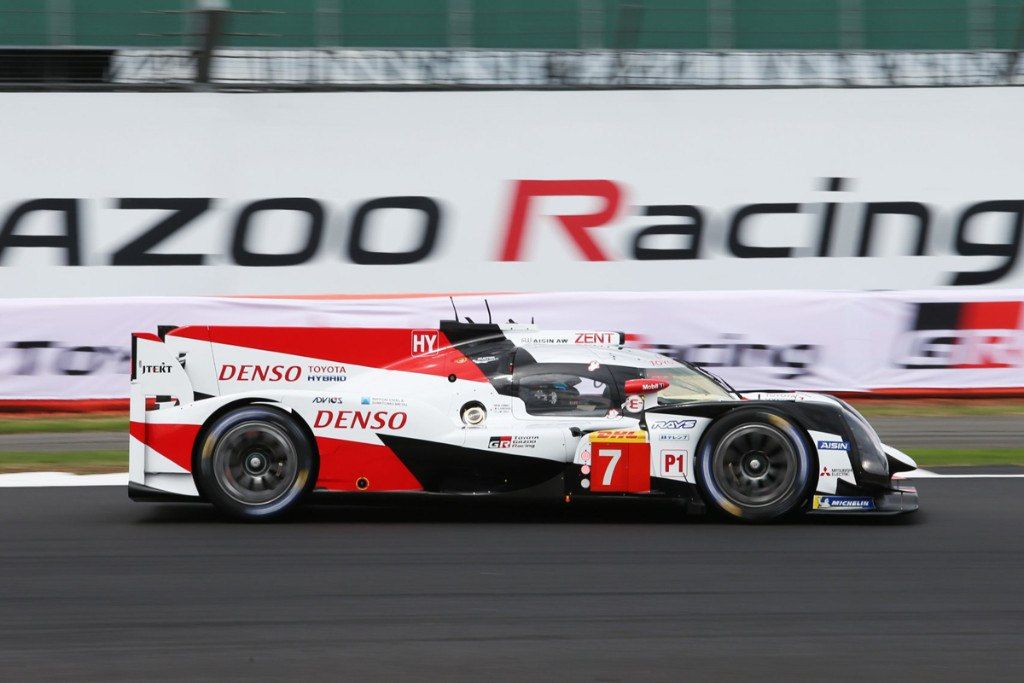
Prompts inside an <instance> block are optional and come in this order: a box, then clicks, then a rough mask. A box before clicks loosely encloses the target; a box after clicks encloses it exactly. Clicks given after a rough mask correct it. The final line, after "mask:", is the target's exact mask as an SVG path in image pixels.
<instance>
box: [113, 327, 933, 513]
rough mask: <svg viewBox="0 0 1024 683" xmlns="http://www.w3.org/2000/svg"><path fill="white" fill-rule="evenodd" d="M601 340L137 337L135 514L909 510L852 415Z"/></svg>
mask: <svg viewBox="0 0 1024 683" xmlns="http://www.w3.org/2000/svg"><path fill="white" fill-rule="evenodd" d="M625 342H626V335H624V334H623V333H621V332H603V331H585V330H581V331H539V330H538V329H537V328H536V327H534V326H532V325H529V326H528V325H517V324H514V323H510V324H508V325H496V324H490V323H488V324H476V323H471V322H466V323H462V322H442V323H441V324H440V326H439V327H438V328H436V329H370V328H365V329H364V328H298V327H293V328H284V327H221V326H189V327H179V328H173V327H168V328H160V333H159V334H158V335H157V334H151V333H135V334H133V335H132V381H131V429H130V431H131V439H130V443H131V445H130V452H129V488H128V491H129V495H130V496H131V498H132V499H134V500H154V501H161V500H163V501H168V500H204V501H208V502H211V503H213V504H214V505H216V506H217V507H218V508H219V509H221V510H222V511H223V512H225V513H228V514H230V515H233V516H237V517H241V518H246V519H261V518H271V517H275V516H278V515H281V514H282V513H284V512H286V511H287V510H289V509H292V508H293V507H295V506H296V505H298V504H299V503H301V502H302V501H303V500H304V499H307V497H309V496H310V494H314V493H315V494H316V496H317V497H318V498H320V497H321V496H320V494H321V493H324V494H327V493H333V494H347V495H345V496H343V497H344V499H345V500H346V501H348V500H350V499H351V498H359V497H362V498H364V499H374V500H376V501H377V502H380V500H381V497H380V496H371V495H369V494H374V493H376V494H384V493H386V494H389V495H394V496H413V495H419V496H424V495H427V496H430V495H433V496H438V495H450V496H458V495H469V496H478V495H481V494H495V495H501V494H509V493H513V492H515V493H518V494H520V495H524V494H525V495H528V496H530V495H536V496H545V495H546V496H555V497H558V498H560V499H564V500H565V501H567V502H568V501H571V500H573V499H574V498H578V497H583V496H587V497H596V496H619V497H624V496H632V497H637V498H662V499H675V500H678V501H680V502H681V503H684V504H685V506H686V509H687V510H689V511H703V510H706V509H710V510H711V511H714V512H718V513H722V514H724V515H726V516H731V517H736V518H740V519H743V520H749V521H768V520H773V519H777V518H780V517H782V516H785V515H789V514H791V513H799V512H804V513H808V514H822V515H834V514H844V513H845V514H850V513H855V514H858V515H868V514H886V513H889V514H891V513H900V512H910V511H913V510H916V509H917V493H916V491H915V490H914V489H913V488H911V487H908V486H905V485H903V484H902V482H901V481H900V480H899V479H898V478H897V479H896V480H894V479H893V474H895V473H897V472H900V471H908V470H912V469H914V468H915V465H914V462H913V461H912V460H911V459H910V458H909V457H908V456H906V455H904V454H903V453H901V452H899V451H897V450H896V449H894V448H891V447H889V446H886V445H884V444H882V443H881V441H879V438H878V436H877V435H876V433H875V431H874V430H873V429H872V428H871V426H870V425H869V424H868V423H867V422H866V421H865V419H864V418H863V417H862V416H861V415H860V414H859V413H858V412H857V411H856V410H854V409H853V408H852V407H851V406H849V405H848V404H846V403H845V402H844V401H842V400H839V399H837V398H833V397H831V396H826V395H821V394H811V393H777V392H776V393H772V392H754V393H738V392H736V391H735V390H733V389H732V388H731V387H729V386H728V385H727V384H726V383H724V382H723V381H721V380H719V379H717V378H716V377H714V376H712V375H711V374H709V373H708V372H706V371H704V370H703V369H701V368H699V367H697V366H694V365H690V364H687V363H680V362H677V361H675V360H672V359H669V358H666V357H664V356H661V355H658V354H656V353H652V352H650V351H647V350H644V349H642V348H633V347H632V346H627V345H626V344H625Z"/></svg>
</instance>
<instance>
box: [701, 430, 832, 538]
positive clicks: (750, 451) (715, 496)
mask: <svg viewBox="0 0 1024 683" xmlns="http://www.w3.org/2000/svg"><path fill="white" fill-rule="evenodd" d="M697 458H698V463H697V471H698V477H697V480H698V485H699V486H700V489H701V492H702V493H703V494H704V498H705V499H706V500H707V501H708V502H709V503H711V504H712V506H713V507H714V508H715V509H717V510H718V511H720V512H722V513H725V514H727V515H730V516H732V517H736V518H739V519H744V520H748V521H768V520H772V519H777V518H779V517H781V516H783V515H786V514H787V513H790V512H793V511H795V510H797V509H799V508H800V507H801V506H802V504H803V502H804V501H805V500H806V498H807V496H808V495H809V494H810V488H811V486H812V485H813V476H812V475H813V474H814V472H815V471H816V469H815V468H816V467H817V464H816V460H815V456H814V451H813V450H812V449H811V446H810V444H809V443H808V440H807V437H806V436H804V432H803V430H802V429H801V428H800V427H799V426H798V425H796V424H794V423H793V422H792V421H791V420H790V419H789V418H787V417H784V416H782V415H779V414H777V413H774V412H770V411H754V410H742V411H737V412H734V413H730V414H728V415H726V416H725V417H723V418H721V419H720V420H718V421H717V422H715V423H714V424H712V425H711V427H710V428H709V429H708V431H707V432H706V433H705V435H704V438H703V439H702V440H701V444H700V447H699V448H698V456H697Z"/></svg>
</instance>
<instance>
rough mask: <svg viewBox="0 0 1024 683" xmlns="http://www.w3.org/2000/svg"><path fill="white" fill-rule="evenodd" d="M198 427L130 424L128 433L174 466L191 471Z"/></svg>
mask: <svg viewBox="0 0 1024 683" xmlns="http://www.w3.org/2000/svg"><path fill="white" fill-rule="evenodd" d="M199 429H200V426H199V425H188V424H152V423H149V424H146V423H142V422H134V421H133V422H132V423H131V425H130V426H129V433H130V434H131V435H132V436H134V437H135V438H136V439H138V440H139V441H141V442H142V443H144V444H146V446H148V447H149V448H152V449H153V450H154V451H156V452H157V453H159V454H160V455H162V456H164V457H165V458H167V459H168V460H170V461H171V462H173V463H174V464H175V465H178V466H180V467H183V468H184V469H186V470H188V471H189V472H191V471H192V446H193V445H194V444H195V442H196V437H197V436H199Z"/></svg>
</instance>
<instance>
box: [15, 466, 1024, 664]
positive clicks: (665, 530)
mask: <svg viewBox="0 0 1024 683" xmlns="http://www.w3.org/2000/svg"><path fill="white" fill-rule="evenodd" d="M916 485H917V486H918V487H919V489H920V491H921V500H922V506H923V510H922V511H921V512H919V513H918V514H916V515H911V516H907V517H902V518H895V519H890V520H871V521H868V520H863V519H862V520H854V521H850V522H844V521H840V520H835V519H832V520H818V521H814V520H806V521H801V522H794V523H787V524H782V525H774V526H748V525H741V524H733V523H727V522H719V521H713V520H708V519H706V518H681V517H680V516H679V514H678V511H677V510H676V509H675V508H669V507H661V506H657V507H655V506H650V505H637V504H625V503H623V502H621V501H616V502H614V503H603V504H590V505H585V504H582V503H575V502H574V503H572V504H571V505H569V506H564V505H560V504H551V505H548V504H544V505H537V504H529V505H525V504H515V505H511V504H507V503H506V504H501V505H494V504H490V505H473V506H466V505H455V506H453V505H439V506H438V505H430V506H422V505H421V506H417V507H401V508H386V509H384V508H355V507H322V508H320V507H318V508H310V509H308V510H305V511H303V512H301V513H300V514H299V515H297V516H296V517H295V518H293V519H291V520H289V521H287V522H281V523H273V524H258V525H253V524H242V523H234V522H229V521H226V520H224V519H222V518H221V517H219V516H218V515H217V514H216V513H215V512H214V511H213V510H212V508H209V507H206V506H202V505H180V504H179V505H169V504H162V505H157V504H140V503H132V502H130V501H128V499H127V497H126V492H125V490H124V489H123V488H121V487H100V488H61V489H56V488H43V489H7V490H2V491H0V519H2V524H0V610H2V618H0V679H2V680H9V681H15V680H18V681H21V680H40V679H51V680H104V681H106V680H151V681H164V680H175V681H177V680H210V681H225V680H297V679H304V680H312V681H316V680H407V679H415V680H446V681H491V680H518V681H521V680H526V679H533V680H541V681H549V680H551V681H637V680H644V681H648V680H658V681H660V680H666V681H667V680H684V681H685V680H690V681H749V680H759V681H773V680H786V681H794V680H806V681H824V680H828V681H836V680H838V681H890V680H891V681H958V682H961V683H962V682H963V681H1021V680H1024V582H1022V578H1024V573H1022V570H1021V567H1022V565H1024V534H1022V533H1021V532H1020V524H1019V520H1020V519H1022V518H1024V496H1022V494H1024V480H1022V479H959V480H953V479H949V480H942V479H923V480H918V481H917V482H916Z"/></svg>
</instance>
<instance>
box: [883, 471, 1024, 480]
mask: <svg viewBox="0 0 1024 683" xmlns="http://www.w3.org/2000/svg"><path fill="white" fill-rule="evenodd" d="M892 478H893V479H1024V474H942V473H939V472H932V471H931V470H922V469H916V470H913V471H911V472H900V473H898V474H894V475H893V477H892Z"/></svg>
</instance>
